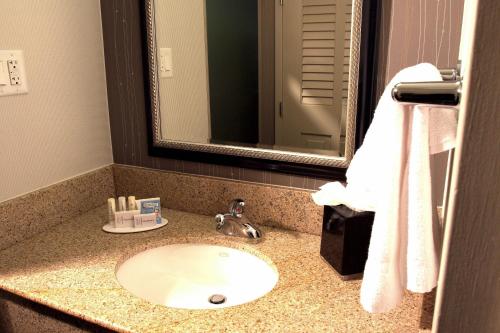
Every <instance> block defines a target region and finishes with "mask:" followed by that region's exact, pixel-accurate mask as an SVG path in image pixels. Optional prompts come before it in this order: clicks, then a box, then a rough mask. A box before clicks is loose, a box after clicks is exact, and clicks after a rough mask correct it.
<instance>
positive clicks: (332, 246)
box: [320, 205, 375, 279]
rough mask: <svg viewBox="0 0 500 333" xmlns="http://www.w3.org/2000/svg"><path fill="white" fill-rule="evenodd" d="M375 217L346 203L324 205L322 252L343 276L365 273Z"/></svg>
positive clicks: (350, 276) (345, 277)
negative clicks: (351, 207) (345, 204)
mask: <svg viewBox="0 0 500 333" xmlns="http://www.w3.org/2000/svg"><path fill="white" fill-rule="evenodd" d="M374 217H375V213H373V212H356V211H353V210H352V209H350V208H348V207H347V206H344V205H339V206H324V212H323V230H322V233H321V249H320V254H321V256H322V257H323V258H324V259H325V260H326V261H327V262H328V263H329V264H330V265H331V266H332V267H333V268H334V269H335V270H336V271H337V272H338V273H339V274H340V275H341V277H342V278H343V279H350V278H355V277H358V276H360V275H361V274H362V273H363V270H364V268H365V263H366V259H367V257H368V246H369V244H370V237H371V232H372V226H373V218H374Z"/></svg>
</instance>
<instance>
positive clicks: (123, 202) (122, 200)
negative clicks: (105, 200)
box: [118, 197, 127, 212]
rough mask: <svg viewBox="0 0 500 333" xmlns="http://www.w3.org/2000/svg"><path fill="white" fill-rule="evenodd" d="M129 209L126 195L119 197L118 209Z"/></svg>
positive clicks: (121, 210) (122, 210)
mask: <svg viewBox="0 0 500 333" xmlns="http://www.w3.org/2000/svg"><path fill="white" fill-rule="evenodd" d="M126 210H127V201H126V200H125V197H118V211H120V212H124V211H126Z"/></svg>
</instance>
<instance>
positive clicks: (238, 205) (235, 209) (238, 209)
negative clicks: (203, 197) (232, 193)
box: [229, 199, 245, 218]
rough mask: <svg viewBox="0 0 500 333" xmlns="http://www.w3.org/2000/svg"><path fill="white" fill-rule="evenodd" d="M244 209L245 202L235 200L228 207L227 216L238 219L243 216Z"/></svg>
mask: <svg viewBox="0 0 500 333" xmlns="http://www.w3.org/2000/svg"><path fill="white" fill-rule="evenodd" d="M244 207H245V201H243V199H235V200H233V201H232V202H231V204H230V205H229V214H231V215H233V216H234V217H238V218H240V217H242V216H243V210H244Z"/></svg>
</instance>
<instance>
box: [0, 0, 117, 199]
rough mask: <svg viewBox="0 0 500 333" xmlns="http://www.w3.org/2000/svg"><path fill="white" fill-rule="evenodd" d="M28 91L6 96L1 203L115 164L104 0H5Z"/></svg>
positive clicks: (3, 24) (1, 112)
mask: <svg viewBox="0 0 500 333" xmlns="http://www.w3.org/2000/svg"><path fill="white" fill-rule="evenodd" d="M0 49H21V50H24V53H25V62H26V72H27V80H28V85H29V89H30V91H29V94H28V95H18V96H8V97H0V201H4V200H6V199H9V198H12V197H15V196H18V195H20V194H23V193H26V192H30V191H33V190H35V189H37V188H40V187H44V186H47V185H50V184H53V183H55V182H58V181H61V180H63V179H66V178H70V177H73V176H75V175H77V174H81V173H85V172H87V171H89V170H92V169H96V168H98V167H101V166H104V165H107V164H110V163H112V159H113V158H112V151H111V137H110V129H109V116H108V109H107V96H106V79H105V70H104V56H103V43H102V29H101V17H100V7H99V0H85V1H83V0H80V1H78V0H65V1H59V0H43V1H33V0H15V1H14V0H13V1H7V0H3V1H0Z"/></svg>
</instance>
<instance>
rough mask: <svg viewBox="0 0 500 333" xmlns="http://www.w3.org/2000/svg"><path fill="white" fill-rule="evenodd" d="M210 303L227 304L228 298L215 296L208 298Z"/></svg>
mask: <svg viewBox="0 0 500 333" xmlns="http://www.w3.org/2000/svg"><path fill="white" fill-rule="evenodd" d="M208 301H209V302H210V303H212V304H222V303H225V302H226V296H224V295H219V294H215V295H212V296H210V297H209V298H208Z"/></svg>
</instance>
